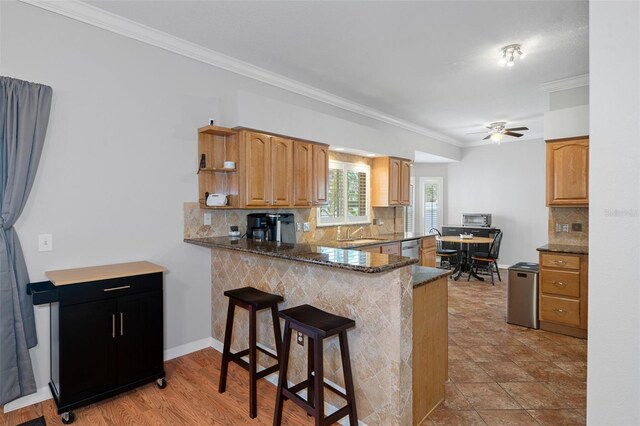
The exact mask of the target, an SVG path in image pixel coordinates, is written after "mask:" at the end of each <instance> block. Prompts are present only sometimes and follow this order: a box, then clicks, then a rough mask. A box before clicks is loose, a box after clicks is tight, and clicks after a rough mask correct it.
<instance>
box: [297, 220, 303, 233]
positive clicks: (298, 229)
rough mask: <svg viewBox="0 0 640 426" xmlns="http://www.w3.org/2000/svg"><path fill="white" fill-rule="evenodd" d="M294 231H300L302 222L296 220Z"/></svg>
mask: <svg viewBox="0 0 640 426" xmlns="http://www.w3.org/2000/svg"><path fill="white" fill-rule="evenodd" d="M296 232H302V223H300V222H296Z"/></svg>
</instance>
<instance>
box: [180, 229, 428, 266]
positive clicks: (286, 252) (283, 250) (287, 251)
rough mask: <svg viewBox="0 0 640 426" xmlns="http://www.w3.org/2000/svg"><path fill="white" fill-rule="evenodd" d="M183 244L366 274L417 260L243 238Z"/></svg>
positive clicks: (205, 240)
mask: <svg viewBox="0 0 640 426" xmlns="http://www.w3.org/2000/svg"><path fill="white" fill-rule="evenodd" d="M184 242H186V243H189V244H195V245H199V246H203V247H210V248H213V247H215V248H223V249H229V250H237V251H243V252H247V253H253V254H259V255H263V256H270V257H278V258H281V259H287V260H293V261H296V262H307V263H315V264H317V265H325V266H331V267H333V268H340V269H348V270H351V271H357V272H366V273H377V272H385V271H390V270H392V269H396V268H400V267H403V266H408V265H412V264H414V263H417V262H418V259H411V258H408V257H402V256H395V255H391V254H378V253H369V252H365V251H358V250H347V249H342V248H336V247H325V246H320V245H313V244H287V243H276V242H275V241H262V242H255V241H253V240H250V239H247V238H241V239H232V238H229V237H210V238H186V239H185V240H184Z"/></svg>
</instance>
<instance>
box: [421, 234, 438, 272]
mask: <svg viewBox="0 0 640 426" xmlns="http://www.w3.org/2000/svg"><path fill="white" fill-rule="evenodd" d="M420 266H430V267H432V268H435V267H436V238H435V237H427V238H422V239H421V240H420Z"/></svg>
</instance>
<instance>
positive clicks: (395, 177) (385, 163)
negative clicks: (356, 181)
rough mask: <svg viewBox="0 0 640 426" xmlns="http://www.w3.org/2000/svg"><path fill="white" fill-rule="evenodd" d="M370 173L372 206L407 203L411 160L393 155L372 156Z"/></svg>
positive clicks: (403, 204)
mask: <svg viewBox="0 0 640 426" xmlns="http://www.w3.org/2000/svg"><path fill="white" fill-rule="evenodd" d="M371 174H372V180H371V205H372V206H373V207H388V206H408V205H409V202H410V192H411V190H410V188H411V186H410V179H411V161H409V160H405V159H403V158H395V157H378V158H374V159H373V167H372V170H371Z"/></svg>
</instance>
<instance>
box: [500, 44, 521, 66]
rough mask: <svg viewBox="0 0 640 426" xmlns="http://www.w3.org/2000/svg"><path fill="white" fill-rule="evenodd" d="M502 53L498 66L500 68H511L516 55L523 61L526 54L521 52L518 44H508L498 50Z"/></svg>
mask: <svg viewBox="0 0 640 426" xmlns="http://www.w3.org/2000/svg"><path fill="white" fill-rule="evenodd" d="M500 50H501V51H502V58H500V62H499V64H500V65H502V66H505V65H506V66H508V67H512V66H513V65H514V64H515V57H516V54H517V55H518V57H519V58H520V59H524V58H525V56H527V54H526V53H525V52H523V51H522V46H520V45H519V44H510V45H508V46H505V47H503V48H502V49H500Z"/></svg>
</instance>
